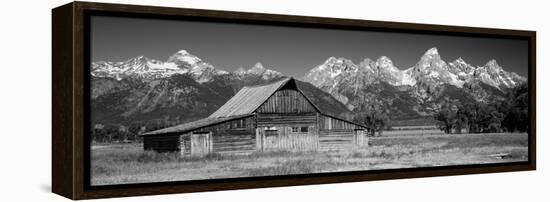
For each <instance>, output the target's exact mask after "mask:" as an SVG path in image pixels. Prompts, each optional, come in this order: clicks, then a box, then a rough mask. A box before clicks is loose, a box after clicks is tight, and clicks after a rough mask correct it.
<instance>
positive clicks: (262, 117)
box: [257, 113, 317, 127]
mask: <svg viewBox="0 0 550 202" xmlns="http://www.w3.org/2000/svg"><path fill="white" fill-rule="evenodd" d="M257 124H258V125H257V126H258V127H265V126H278V125H279V126H300V125H304V126H308V125H316V124H317V114H316V113H302V114H257Z"/></svg>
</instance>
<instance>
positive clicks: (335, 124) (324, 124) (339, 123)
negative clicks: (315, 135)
mask: <svg viewBox="0 0 550 202" xmlns="http://www.w3.org/2000/svg"><path fill="white" fill-rule="evenodd" d="M319 128H321V130H332V129H336V130H341V129H348V130H353V129H364V128H363V127H361V126H358V125H356V124H354V123H352V122H349V121H344V120H340V119H337V118H333V117H330V116H325V115H319Z"/></svg>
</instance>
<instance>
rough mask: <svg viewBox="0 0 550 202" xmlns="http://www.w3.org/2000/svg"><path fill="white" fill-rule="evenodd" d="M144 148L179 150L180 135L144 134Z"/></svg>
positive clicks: (159, 150)
mask: <svg viewBox="0 0 550 202" xmlns="http://www.w3.org/2000/svg"><path fill="white" fill-rule="evenodd" d="M143 148H144V149H145V150H154V151H157V152H173V151H179V136H178V135H159V136H144V137H143Z"/></svg>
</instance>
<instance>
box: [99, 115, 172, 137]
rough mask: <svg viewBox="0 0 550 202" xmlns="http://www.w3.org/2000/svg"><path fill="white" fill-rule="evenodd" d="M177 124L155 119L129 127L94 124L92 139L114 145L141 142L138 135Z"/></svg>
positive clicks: (131, 124) (129, 125) (135, 123)
mask: <svg viewBox="0 0 550 202" xmlns="http://www.w3.org/2000/svg"><path fill="white" fill-rule="evenodd" d="M176 124H177V123H175V122H171V121H167V120H164V119H162V120H160V119H155V120H151V121H147V122H134V123H130V124H128V125H124V124H99V123H96V124H93V125H92V128H91V137H92V141H93V142H98V143H113V142H140V141H141V138H139V136H138V135H140V134H142V133H145V132H147V131H153V130H158V129H162V128H167V127H170V126H174V125H176Z"/></svg>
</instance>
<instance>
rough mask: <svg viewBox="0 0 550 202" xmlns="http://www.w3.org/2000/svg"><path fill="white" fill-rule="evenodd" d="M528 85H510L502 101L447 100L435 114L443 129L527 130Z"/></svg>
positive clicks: (474, 131)
mask: <svg viewBox="0 0 550 202" xmlns="http://www.w3.org/2000/svg"><path fill="white" fill-rule="evenodd" d="M528 107H529V94H528V89H527V85H526V84H524V85H520V86H518V87H516V88H514V89H511V90H510V91H509V92H508V93H507V94H506V96H505V99H504V100H503V101H501V102H495V103H481V102H468V103H458V102H451V101H446V102H444V103H442V105H441V107H440V108H439V110H438V111H436V113H435V114H434V119H435V120H436V121H437V125H438V127H439V128H440V129H441V130H442V131H444V132H445V133H447V134H449V133H462V131H463V130H467V131H468V133H494V132H526V131H528V130H529V128H528V125H529V117H528V116H529V113H528V110H529V109H528Z"/></svg>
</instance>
